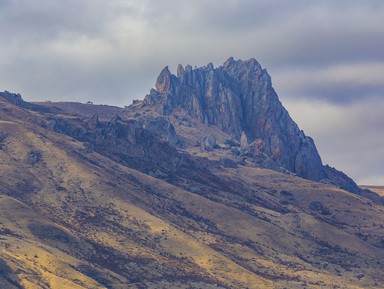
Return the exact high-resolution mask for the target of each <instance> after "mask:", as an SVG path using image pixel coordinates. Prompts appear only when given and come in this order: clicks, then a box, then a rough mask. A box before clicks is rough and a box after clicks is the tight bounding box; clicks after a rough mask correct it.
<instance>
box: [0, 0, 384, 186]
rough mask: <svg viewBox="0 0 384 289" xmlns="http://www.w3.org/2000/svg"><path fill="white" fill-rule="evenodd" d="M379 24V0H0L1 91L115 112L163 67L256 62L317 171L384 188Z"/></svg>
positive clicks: (383, 12)
mask: <svg viewBox="0 0 384 289" xmlns="http://www.w3.org/2000/svg"><path fill="white" fill-rule="evenodd" d="M383 19H384V2H383V1H380V0H367V1H359V0H339V1H332V0H324V1H305V0H292V1H283V0H260V1H253V0H220V1H219V0H211V1H206V0H195V1H186V0H161V1H149V0H140V1H139V0H114V1H107V0H93V1H88V0H76V1H75V0H68V1H65V2H63V1H59V0H34V1H32V0H17V1H13V0H0V33H1V35H2V37H1V38H0V45H1V50H0V90H10V91H15V92H20V93H21V94H22V95H23V97H24V98H25V99H26V100H48V99H49V100H68V101H80V102H85V101H88V100H91V101H93V102H95V103H104V104H113V105H119V106H123V105H128V104H130V103H131V101H132V100H133V99H137V98H143V97H144V95H145V94H146V93H147V92H148V91H149V89H150V88H151V87H152V86H153V85H154V82H155V80H156V77H157V74H158V73H159V72H160V71H161V69H162V68H163V67H164V66H166V65H169V66H170V68H171V69H173V70H175V68H176V66H177V64H179V63H181V64H184V65H185V64H191V65H193V66H194V65H197V66H201V65H206V64H207V63H209V62H213V63H214V64H215V65H216V66H217V65H220V64H222V63H223V62H224V61H225V60H226V59H227V58H228V57H229V56H233V57H235V58H241V59H248V58H251V57H254V58H256V59H257V60H258V61H259V62H260V63H261V64H262V65H263V66H264V67H266V68H267V69H268V71H269V73H270V74H271V76H272V80H273V83H274V86H275V88H276V90H277V92H278V94H279V96H280V98H281V99H282V101H283V103H284V104H287V106H288V109H289V111H292V113H291V114H292V115H293V117H294V119H295V120H296V121H298V123H299V125H300V126H301V127H303V128H304V129H305V131H306V132H307V133H308V134H310V135H311V136H312V137H313V138H314V139H315V141H316V143H318V146H319V150H320V153H321V155H322V156H323V160H324V162H327V163H330V164H331V165H335V166H337V167H338V168H341V169H342V170H343V171H345V172H346V173H347V174H350V175H351V176H352V177H354V178H355V179H356V180H357V181H358V182H365V183H367V182H370V183H375V184H378V183H381V184H384V179H383V176H384V165H382V164H381V163H383V164H384V161H383V160H384V153H383V151H382V148H381V147H382V144H383V141H384V139H383V138H382V137H381V131H380V130H381V124H384V117H383V116H382V113H381V111H383V110H381V109H383V108H384V103H383V102H384V101H383V96H384V95H383V94H384V79H383V78H384V53H383V51H384V37H383V35H384V28H383V27H384V20H383ZM354 160H355V161H354ZM380 161H381V162H380Z"/></svg>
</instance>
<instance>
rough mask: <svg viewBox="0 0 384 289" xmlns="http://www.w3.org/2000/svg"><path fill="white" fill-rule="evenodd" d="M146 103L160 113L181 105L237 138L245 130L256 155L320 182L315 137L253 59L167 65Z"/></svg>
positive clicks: (320, 169) (320, 176)
mask: <svg viewBox="0 0 384 289" xmlns="http://www.w3.org/2000/svg"><path fill="white" fill-rule="evenodd" d="M144 103H145V104H146V105H151V106H156V107H157V112H159V113H160V114H163V115H171V114H172V113H173V112H174V111H175V110H176V109H180V108H181V109H183V110H185V111H186V113H187V114H189V115H190V116H191V117H192V118H193V119H196V120H198V121H200V122H201V123H204V124H206V125H207V126H217V127H218V128H219V129H220V130H222V131H223V132H225V133H227V134H229V135H230V136H231V137H233V138H234V139H236V140H238V141H240V139H241V136H242V134H243V144H244V140H245V138H244V135H245V136H246V140H247V144H248V143H249V145H250V147H252V148H254V149H253V150H252V152H253V153H254V154H255V155H264V156H268V158H269V159H270V160H272V161H273V162H275V163H276V164H277V165H279V166H281V167H283V168H285V169H287V170H289V171H291V172H293V173H296V174H297V175H299V176H301V177H303V178H307V179H311V180H316V181H318V180H321V179H323V178H324V177H325V173H324V171H323V165H322V162H321V159H320V156H319V154H318V152H317V149H316V147H315V145H314V142H313V140H312V139H311V138H310V137H308V136H306V135H305V134H304V132H303V131H301V130H300V129H299V128H298V126H297V125H296V123H295V122H294V121H293V120H292V119H291V117H290V116H289V114H288V112H287V111H286V110H285V108H284V107H283V106H282V104H281V102H280V101H279V99H278V96H277V94H276V92H275V90H274V89H273V87H272V83H271V78H270V76H269V75H268V73H267V71H266V70H265V69H262V67H261V66H260V64H259V63H258V62H257V61H256V60H255V59H250V60H248V61H242V60H237V61H235V60H234V59H233V58H229V59H228V60H227V61H226V62H225V63H224V64H223V66H220V67H218V68H214V67H213V65H212V64H208V65H207V66H205V67H200V68H196V69H192V67H191V66H189V65H187V66H186V67H185V68H183V67H182V66H181V65H179V67H178V69H177V76H175V75H173V74H171V72H170V71H169V69H168V67H166V68H164V69H163V71H162V72H161V73H160V75H159V77H158V78H157V82H156V90H152V91H151V93H150V94H149V95H148V96H147V97H146V99H145V100H144ZM254 142H256V143H254ZM252 152H251V153H252Z"/></svg>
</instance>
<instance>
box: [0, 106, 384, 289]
mask: <svg viewBox="0 0 384 289" xmlns="http://www.w3.org/2000/svg"><path fill="white" fill-rule="evenodd" d="M0 120H1V121H0V135H1V141H0V145H1V149H0V169H1V178H0V222H1V223H0V238H1V239H0V286H1V288H208V289H209V288H384V285H383V284H384V278H383V274H382V269H383V267H384V261H383V260H384V252H383V245H384V244H382V240H383V239H384V229H383V216H384V215H383V214H384V211H383V207H382V206H378V205H376V204H373V203H372V202H371V201H369V200H367V199H364V198H361V197H359V196H356V195H352V194H350V193H348V192H345V191H342V190H338V189H336V188H333V187H330V186H326V185H323V184H319V183H314V182H310V181H306V180H303V179H300V178H296V177H293V176H288V175H285V174H280V173H276V172H273V171H270V170H260V169H254V168H249V167H239V168H232V169H228V168H227V169H223V168H219V169H217V170H215V171H214V173H215V175H216V176H217V179H218V183H217V184H216V183H212V181H211V180H209V181H207V182H205V183H196V182H194V181H193V180H190V179H184V180H181V181H180V183H175V184H169V183H167V182H165V181H163V180H159V179H156V178H153V177H151V176H148V175H146V174H144V173H141V172H138V171H136V170H133V169H131V168H128V167H126V166H123V165H121V164H119V163H116V162H114V161H112V160H110V159H108V158H106V157H105V156H102V155H100V154H98V153H96V152H95V151H92V150H89V148H88V147H87V146H85V145H84V144H83V143H80V142H78V141H75V140H73V139H71V138H69V137H66V136H64V135H61V134H57V133H53V132H51V131H49V130H46V129H44V128H42V127H41V126H40V125H38V123H41V122H44V121H46V120H45V118H43V117H41V116H40V115H39V114H38V113H34V112H30V111H25V110H23V109H20V108H17V107H14V106H12V105H10V104H8V103H0ZM36 123H37V124H36ZM221 184H222V185H221ZM191 187H193V188H195V189H188V188H191Z"/></svg>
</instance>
